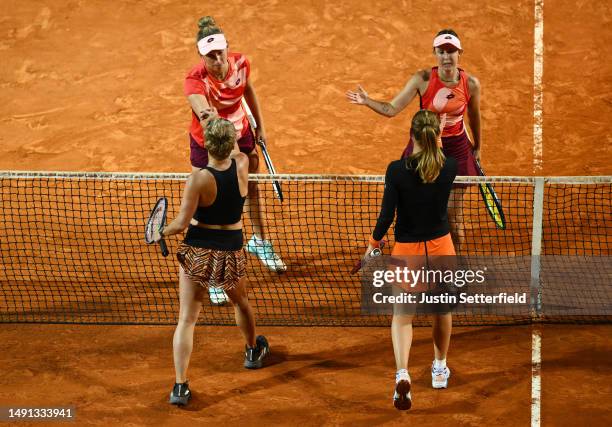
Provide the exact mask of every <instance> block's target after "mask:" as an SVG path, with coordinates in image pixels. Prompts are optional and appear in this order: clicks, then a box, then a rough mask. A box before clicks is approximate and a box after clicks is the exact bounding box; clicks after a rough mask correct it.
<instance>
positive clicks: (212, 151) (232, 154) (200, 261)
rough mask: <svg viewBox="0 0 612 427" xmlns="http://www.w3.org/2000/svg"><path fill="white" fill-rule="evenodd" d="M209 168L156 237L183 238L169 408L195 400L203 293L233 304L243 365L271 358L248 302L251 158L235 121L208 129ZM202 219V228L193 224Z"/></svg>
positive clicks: (195, 177)
mask: <svg viewBox="0 0 612 427" xmlns="http://www.w3.org/2000/svg"><path fill="white" fill-rule="evenodd" d="M206 149H207V151H208V154H209V159H208V166H206V167H205V168H202V169H199V170H195V171H193V172H192V173H191V175H190V176H189V178H188V180H187V183H186V185H185V190H184V192H183V200H182V202H181V208H180V211H179V213H178V215H177V217H176V218H175V219H174V220H173V221H172V222H171V223H170V224H168V225H167V226H166V227H164V228H163V230H161V232H159V233H157V236H155V240H156V241H158V240H159V239H161V238H162V237H166V236H172V235H174V234H178V233H181V232H182V231H183V230H185V229H186V228H187V227H189V228H188V230H187V234H186V236H185V240H184V241H183V243H182V244H181V245H180V246H179V249H178V251H177V258H178V260H179V263H180V270H179V289H180V292H179V299H180V313H179V321H178V325H177V326H176V331H175V332H174V341H173V346H174V368H175V370H176V383H175V384H174V388H173V389H172V393H171V394H170V403H173V404H177V405H185V404H187V402H188V401H189V399H190V398H191V392H190V391H189V385H188V384H187V376H186V375H187V366H188V364H189V358H190V356H191V350H192V348H193V333H194V328H195V324H196V321H197V320H198V315H199V313H200V310H201V309H202V293H203V292H204V289H205V288H206V287H209V286H211V283H214V285H215V287H216V288H217V289H220V290H223V291H225V293H226V294H227V295H228V296H229V299H230V301H231V302H232V304H233V305H234V313H235V316H236V323H237V324H238V326H239V327H240V330H241V332H242V334H243V335H244V338H245V341H246V352H245V356H244V366H245V367H246V368H250V369H256V368H260V367H261V366H262V364H263V360H264V358H265V357H266V356H267V355H268V354H269V351H270V348H269V345H268V341H267V340H266V338H265V337H264V336H262V335H259V336H257V337H255V318H254V316H253V310H252V309H251V306H250V304H249V301H248V299H247V291H246V277H245V264H246V261H245V256H244V250H243V248H242V245H243V238H242V208H243V205H244V201H245V199H246V196H247V192H248V179H249V175H248V168H249V159H248V157H247V156H246V154H244V153H241V152H240V151H239V150H238V147H237V146H236V130H235V126H234V124H233V123H232V122H230V121H228V120H226V119H222V118H215V119H212V120H210V121H209V122H208V124H207V126H206ZM194 217H197V218H198V223H197V225H194V224H191V225H190V221H191V219H192V218H194Z"/></svg>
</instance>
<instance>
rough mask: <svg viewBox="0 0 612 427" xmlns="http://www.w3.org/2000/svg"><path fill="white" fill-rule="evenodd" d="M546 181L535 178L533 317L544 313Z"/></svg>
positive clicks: (532, 274)
mask: <svg viewBox="0 0 612 427" xmlns="http://www.w3.org/2000/svg"><path fill="white" fill-rule="evenodd" d="M544 183H545V179H544V178H542V177H538V178H535V188H534V194H533V225H532V230H531V286H530V289H531V307H532V319H533V320H536V319H539V317H540V316H541V314H542V290H541V288H540V255H541V254H542V217H543V211H544Z"/></svg>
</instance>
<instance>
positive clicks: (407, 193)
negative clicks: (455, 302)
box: [366, 110, 457, 410]
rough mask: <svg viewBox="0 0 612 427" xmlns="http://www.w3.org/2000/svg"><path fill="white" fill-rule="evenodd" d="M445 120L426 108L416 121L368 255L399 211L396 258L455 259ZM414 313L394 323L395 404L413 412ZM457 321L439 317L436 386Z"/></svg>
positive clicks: (442, 381)
mask: <svg viewBox="0 0 612 427" xmlns="http://www.w3.org/2000/svg"><path fill="white" fill-rule="evenodd" d="M439 136H440V122H439V120H438V115H437V114H435V113H433V112H431V111H428V110H420V111H419V112H417V113H416V114H415V115H414V117H413V118H412V126H411V128H410V139H411V141H412V145H413V150H412V152H411V154H410V155H409V156H408V157H406V158H403V159H401V160H396V161H393V162H391V163H390V164H389V167H388V168H387V172H386V176H385V190H384V194H383V201H382V207H381V210H380V215H379V216H378V221H377V222H376V227H375V228H374V232H373V233H372V236H371V237H370V242H369V245H368V249H367V250H366V256H368V255H369V254H370V252H371V251H372V250H373V249H374V248H377V247H380V242H381V240H382V238H383V237H384V235H385V234H386V233H387V230H388V229H389V227H390V226H391V224H392V222H393V220H394V217H395V212H396V210H397V219H396V223H395V241H396V243H395V246H394V247H393V251H392V255H397V256H402V255H406V256H414V255H418V256H423V255H424V256H427V257H429V256H434V255H435V256H438V255H442V256H445V255H455V249H454V246H453V241H452V239H451V235H450V227H449V223H448V215H447V207H448V199H449V195H450V192H451V188H452V185H453V181H454V179H455V176H456V175H457V162H456V160H455V159H454V158H452V157H446V156H444V154H443V153H442V150H441V149H440V148H439V147H438V144H437V141H438V138H439ZM413 316H414V315H413V314H404V313H400V314H398V312H395V311H394V315H393V321H392V324H391V334H392V339H393V350H394V353H395V364H396V367H397V373H396V376H395V382H396V385H395V393H394V396H393V403H394V405H395V407H396V408H397V409H402V410H405V409H410V406H411V405H412V397H411V393H410V376H409V375H408V357H409V354H410V346H411V344H412V318H413ZM451 329H452V317H451V314H450V311H446V312H444V311H439V312H436V314H434V321H433V342H434V361H433V365H432V368H431V382H432V386H433V387H434V388H446V387H447V386H448V378H449V377H450V370H449V369H448V367H447V366H446V353H447V351H448V347H449V344H450V335H451Z"/></svg>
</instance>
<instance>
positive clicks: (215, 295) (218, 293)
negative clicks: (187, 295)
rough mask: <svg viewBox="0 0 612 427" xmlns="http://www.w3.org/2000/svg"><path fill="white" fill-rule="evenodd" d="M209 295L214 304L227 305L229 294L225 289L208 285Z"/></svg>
mask: <svg viewBox="0 0 612 427" xmlns="http://www.w3.org/2000/svg"><path fill="white" fill-rule="evenodd" d="M208 297H209V298H210V303H211V304H212V305H225V304H227V301H228V297H227V294H226V293H225V292H223V290H221V289H217V288H214V287H212V286H209V287H208Z"/></svg>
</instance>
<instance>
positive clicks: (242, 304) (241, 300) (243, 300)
mask: <svg viewBox="0 0 612 427" xmlns="http://www.w3.org/2000/svg"><path fill="white" fill-rule="evenodd" d="M231 301H232V304H234V306H236V307H238V308H239V309H240V310H241V311H245V310H247V309H248V307H249V299H248V298H247V296H246V295H240V296H238V297H236V298H234V299H232V300H231Z"/></svg>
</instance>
